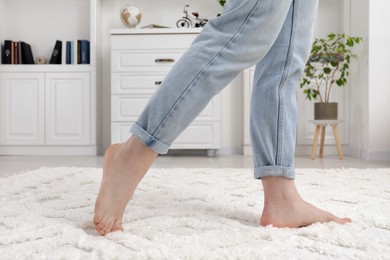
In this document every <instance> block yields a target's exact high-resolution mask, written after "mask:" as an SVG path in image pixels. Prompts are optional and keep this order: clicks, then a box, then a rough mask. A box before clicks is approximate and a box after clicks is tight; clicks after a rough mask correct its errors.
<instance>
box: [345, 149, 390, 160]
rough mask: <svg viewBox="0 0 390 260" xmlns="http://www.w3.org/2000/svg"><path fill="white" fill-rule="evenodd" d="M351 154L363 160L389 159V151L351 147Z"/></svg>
mask: <svg viewBox="0 0 390 260" xmlns="http://www.w3.org/2000/svg"><path fill="white" fill-rule="evenodd" d="M351 155H352V156H354V157H358V158H362V159H365V160H373V161H390V151H375V150H368V149H361V148H352V147H351Z"/></svg>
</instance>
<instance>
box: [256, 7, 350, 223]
mask: <svg viewBox="0 0 390 260" xmlns="http://www.w3.org/2000/svg"><path fill="white" fill-rule="evenodd" d="M317 4H318V2H317V1H314V0H294V1H293V4H292V6H291V8H290V11H289V13H288V16H287V18H286V20H285V22H284V25H283V28H282V30H281V32H280V34H279V36H278V38H277V40H276V42H275V44H274V45H273V46H272V48H271V49H270V51H269V52H268V53H267V55H266V56H265V57H264V59H262V60H261V61H260V62H259V63H258V64H257V66H256V73H255V79H254V86H253V93H252V110H251V137H252V144H253V156H254V157H253V161H254V167H255V170H254V175H255V178H261V180H262V184H263V187H264V209H263V214H262V216H261V219H260V224H261V225H269V224H272V225H274V226H276V227H299V226H306V225H310V224H312V223H314V222H327V221H337V222H340V223H344V222H347V221H348V220H347V219H340V218H337V217H335V216H333V215H332V214H330V213H328V212H325V211H323V210H320V209H318V208H316V207H314V206H312V205H310V204H309V203H307V202H305V201H304V200H303V199H302V198H301V197H300V196H299V194H298V192H297V190H296V188H295V183H294V180H293V179H294V177H295V171H294V149H295V129H296V94H295V89H296V86H297V85H298V80H299V77H300V75H301V73H302V70H303V68H304V65H305V63H306V60H307V57H308V55H309V51H310V47H311V36H312V33H311V32H312V27H313V22H314V17H315V13H316V8H317ZM319 130H320V127H319V126H318V127H317V128H316V139H315V142H317V141H318V135H319Z"/></svg>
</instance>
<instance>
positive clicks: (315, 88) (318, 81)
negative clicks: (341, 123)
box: [300, 33, 362, 120]
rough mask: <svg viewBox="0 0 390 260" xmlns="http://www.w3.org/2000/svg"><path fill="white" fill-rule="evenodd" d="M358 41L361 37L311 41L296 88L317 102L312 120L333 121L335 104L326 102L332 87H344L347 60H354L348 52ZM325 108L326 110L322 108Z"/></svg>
mask: <svg viewBox="0 0 390 260" xmlns="http://www.w3.org/2000/svg"><path fill="white" fill-rule="evenodd" d="M361 41H362V38H361V37H350V36H347V35H345V34H334V33H330V34H328V36H327V38H325V39H317V38H316V39H314V42H313V44H312V49H311V53H310V58H309V60H308V62H307V63H306V67H305V70H304V75H303V76H302V78H301V82H300V88H302V89H303V93H304V94H305V95H306V98H307V99H309V100H317V101H319V102H317V103H315V104H314V119H315V120H335V119H337V103H336V102H329V101H330V96H331V91H332V89H333V87H334V85H337V86H339V87H343V86H345V85H346V84H347V78H348V75H349V64H350V62H351V58H356V57H357V56H356V55H355V54H354V53H353V52H352V50H351V49H352V47H353V46H354V45H355V44H359V43H360V42H361ZM328 106H329V107H330V108H329V109H328V108H324V107H328ZM317 109H325V111H324V112H320V111H319V110H317Z"/></svg>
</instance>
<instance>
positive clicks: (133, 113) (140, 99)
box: [111, 95, 152, 121]
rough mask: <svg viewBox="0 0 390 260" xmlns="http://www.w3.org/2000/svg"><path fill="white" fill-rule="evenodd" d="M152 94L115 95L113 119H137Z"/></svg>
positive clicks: (112, 101)
mask: <svg viewBox="0 0 390 260" xmlns="http://www.w3.org/2000/svg"><path fill="white" fill-rule="evenodd" d="M151 96H152V95H137V96H129V95H113V96H112V98H111V121H136V120H137V119H138V117H139V115H140V114H141V112H142V111H143V110H144V108H145V106H146V104H147V103H148V101H149V99H150V97H151Z"/></svg>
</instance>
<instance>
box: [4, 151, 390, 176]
mask: <svg viewBox="0 0 390 260" xmlns="http://www.w3.org/2000/svg"><path fill="white" fill-rule="evenodd" d="M102 159H103V157H102V156H0V177H2V176H7V175H10V174H15V173H18V172H22V171H27V170H30V169H36V168H39V167H70V166H78V167H99V168H100V167H101V166H102ZM295 165H296V168H342V167H344V168H390V161H366V160H361V159H357V158H352V157H345V158H344V160H339V159H338V157H337V156H336V155H334V156H326V157H325V158H322V159H319V158H317V159H315V160H311V159H310V158H309V156H307V157H303V156H299V157H296V160H295ZM153 167H155V168H252V157H251V156H244V155H219V156H216V157H212V158H209V157H205V156H188V155H185V156H184V155H169V156H166V155H164V156H159V157H158V158H157V159H156V161H155V163H154V164H153Z"/></svg>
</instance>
